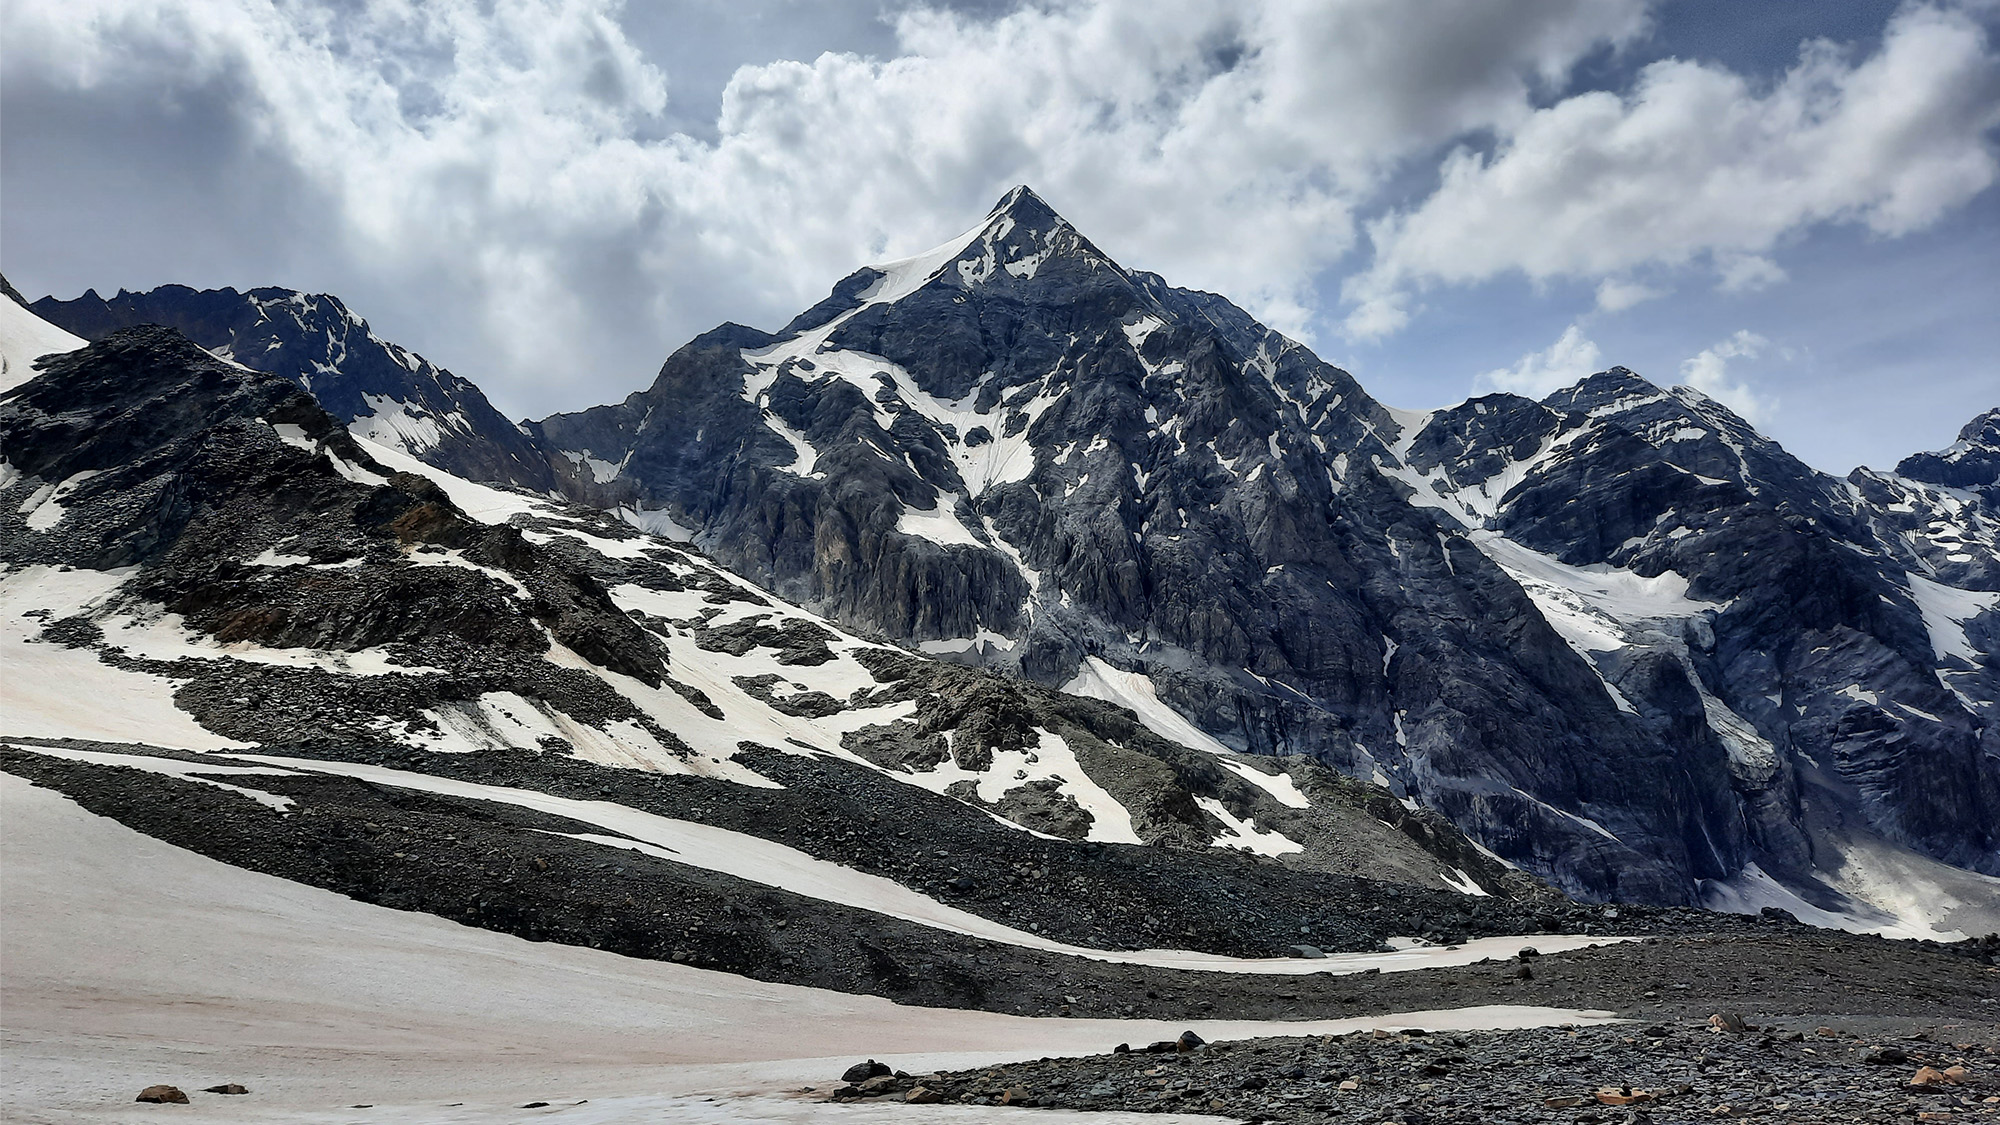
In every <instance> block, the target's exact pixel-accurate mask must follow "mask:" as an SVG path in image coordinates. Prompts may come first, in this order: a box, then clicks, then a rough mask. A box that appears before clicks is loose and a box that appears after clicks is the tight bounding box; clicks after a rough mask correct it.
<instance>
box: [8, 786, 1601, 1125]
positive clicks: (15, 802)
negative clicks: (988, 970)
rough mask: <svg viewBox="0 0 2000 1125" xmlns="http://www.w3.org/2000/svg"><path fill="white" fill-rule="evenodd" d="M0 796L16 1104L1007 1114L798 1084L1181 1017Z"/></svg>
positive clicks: (1544, 1012) (249, 1109) (305, 1122)
mask: <svg viewBox="0 0 2000 1125" xmlns="http://www.w3.org/2000/svg"><path fill="white" fill-rule="evenodd" d="M0 809H3V810H4V816H0V825H4V832H0V848H4V852H0V857H4V862H0V894H4V896H5V898H6V899H7V901H8V902H9V903H10V910H9V916H8V924H7V928H6V930H5V933H4V939H5V943H6V945H5V951H6V958H7V973H6V975H5V977H4V978H0V995H4V1002H5V1006H6V1010H7V1057H8V1066H7V1067H6V1069H5V1071H4V1073H0V1092H3V1093H4V1096H5V1097H6V1099H7V1104H8V1105H9V1106H10V1110H9V1112H10V1114H14V1113H19V1114H23V1115H24V1117H23V1119H24V1120H44V1121H50V1122H61V1123H65V1125H67V1123H69V1122H86V1121H88V1122H99V1121H123V1120H128V1119H129V1120H142V1119H143V1120H153V1119H154V1118H155V1117H156V1116H157V1115H158V1113H159V1112H160V1110H159V1107H156V1106H145V1105H134V1104H133V1103H132V1100H131V1099H132V1096H133V1094H134V1093H135V1092H136V1091H137V1090H138V1089H140V1088H141V1087H144V1086H147V1085H150V1084H152V1083H155V1082H172V1083H174V1084H176V1085H179V1086H181V1087H182V1088H183V1089H187V1090H189V1091H194V1090H197V1089H199V1087H201V1086H204V1085H208V1084H209V1083H211V1082H223V1081H237V1082H242V1083H243V1084H245V1085H247V1086H249V1087H250V1088H251V1090H252V1095H251V1096H248V1097H244V1098H218V1097H212V1096H210V1097H204V1096H203V1095H201V1094H198V1093H196V1094H192V1096H193V1097H195V1098H197V1099H199V1105H198V1107H196V1112H198V1113H199V1114H200V1115H201V1117H202V1119H203V1120H212V1121H222V1122H230V1121H245V1122H249V1121H255V1122H289V1123H294V1125H332V1123H334V1122H340V1123H356V1125H378V1123H379V1125H387V1123H391V1122H398V1123H401V1122H408V1123H412V1125H497V1123H501V1122H507V1123H513V1122H518V1121H520V1120H522V1119H523V1118H524V1116H525V1115H524V1114H523V1113H522V1112H521V1111H520V1110H519V1109H518V1108H517V1107H519V1106H520V1105H522V1104H523V1103H524V1102H527V1101H531V1100H536V1101H549V1102H551V1103H553V1106H552V1108H551V1109H550V1110H547V1111H543V1112H545V1113H548V1114H556V1113H558V1112H560V1116H559V1117H558V1118H557V1119H558V1120H564V1121H573V1122H590V1123H603V1125H609V1123H611V1122H619V1123H623V1122H625V1121H631V1120H646V1121H658V1122H662V1123H665V1125H678V1123H695V1122H739V1123H763V1122H768V1123H778V1122H808V1121H810V1122H819V1121H834V1122H854V1123H857V1125H864V1123H865V1125H874V1123H877V1122H883V1123H886V1122H891V1121H893V1122H918V1123H937V1122H986V1121H1011V1120H1014V1119H1015V1118H1016V1117H1018V1116H1019V1114H1018V1112H1015V1111H1010V1110H1004V1109H973V1108H970V1107H903V1106H893V1107H872V1106H855V1107H832V1106H825V1105H821V1104H818V1103H816V1102H814V1101H812V1100H811V1098H812V1095H803V1096H801V1095H797V1094H796V1093H794V1092H795V1091H797V1090H798V1089H799V1088H800V1087H801V1086H804V1085H816V1086H818V1087H819V1090H820V1091H822V1092H824V1091H826V1090H829V1089H831V1087H832V1086H833V1085H834V1084H835V1083H834V1082H833V1081H832V1078H833V1076H835V1075H837V1074H838V1073H839V1071H840V1070H841V1069H843V1068H845V1067H846V1066H847V1065H848V1064H850V1063H852V1062H853V1061H855V1060H856V1059H858V1058H862V1057H869V1056H872V1057H874V1058H877V1059H881V1060H883V1061H885V1062H888V1063H890V1064H891V1065H893V1066H897V1067H901V1068H903V1069H906V1070H909V1071H912V1072H915V1073H922V1072H925V1071H928V1070H933V1069H938V1068H943V1067H968V1066H978V1065H984V1064H991V1063H999V1062H1004V1061H1010V1060H1017V1059H1027V1058H1035V1057H1039V1056H1042V1055H1049V1054H1083V1053H1093V1052H1098V1051H1104V1050H1107V1049H1109V1047H1110V1046H1111V1045H1112V1044H1114V1043H1118V1042H1123V1041H1129V1042H1145V1041H1149V1040H1154V1039H1164V1038H1171V1037H1172V1036H1174V1035H1177V1034H1178V1033H1179V1032H1180V1030H1181V1028H1182V1025H1180V1024H1166V1023H1161V1022H1158V1021H1117V1020H1069V1019H1047V1020H1041V1019H1027V1018H1022V1017H1015V1016H1002V1015H996V1014H992V1013H985V1012H964V1011H951V1010H945V1009H925V1008H907V1007H901V1006H898V1005H896V1004H893V1003H890V1002H889V1001H886V1000H881V999H878V998H875V997H865V996H850V995H845V994H840V993H833V992H826V991H821V990H817V989H809V988H800V987H796V986H790V985H777V984H766V983H760V982H757V981H752V980H749V979H747V978H742V977H734V976H729V975H726V974H721V973H715V972H710V971H707V970H702V969H694V968H689V967H687V966H682V965H673V964H668V963H662V962H653V961H637V960H630V959H626V958H621V957H618V956H616V955H614V954H609V953H603V952H600V951H598V950H592V949H583V948H577V947H572V946H561V945H548V944H540V943H531V942H527V941H523V940H521V939H518V938H513V937H508V936H505V935H501V934H496V933H491V932H488V931H484V930H478V929H472V928H469V927H465V926H460V925H457V924H455V923H452V922H447V921H445V920H443V919H439V918H435V917H431V916H429V915H423V914H413V913H408V912H404V911H397V910H390V909H386V908H382V907H376V906H369V905H366V904H363V903H359V902H355V901H354V900H352V899H348V898H346V897H344V896H341V895H337V894H334V893H332V892H328V891H322V890H318V889H315V888H311V887H306V886H302V885H299V884H295V883H290V882H286V881H285V880H282V879H278V878H275V877H272V876H267V875H260V874H257V873H254V872H250V871H245V870H242V869H240V868H235V867H230V866H228V865H226V864H222V863H218V862H216V861H213V860H209V859H206V858H203V857H201V856H198V855H195V854H194V853H192V852H187V851H184V850H182V849H179V848H175V847H172V846H170V845H167V844H163V843H161V842H159V841H157V840H153V839H151V838H149V837H146V836H143V835H141V834H139V833H136V832H133V831H132V830H130V829H127V828H125V827H123V826H122V825H119V824H117V823H116V822H113V821H110V820H107V819H104V818H102V817H97V816H93V815H91V814H89V813H86V812H84V811H83V810H81V809H79V808H78V807H77V806H76V805H75V804H74V803H72V802H70V801H69V800H67V799H66V798H63V797H61V796H59V795H57V794H54V793H51V792H49V791H48V790H45V789H39V788H36V787H34V786H31V785H29V784H28V783H26V782H24V781H21V780H19V779H17V778H13V777H0ZM1538 940H1539V939H1538ZM1610 1018H1611V1017H1610V1014H1609V1013H1604V1012H1585V1011H1570V1010H1560V1009H1542V1008H1514V1007H1490V1008H1472V1009H1464V1010H1459V1011H1444V1012H1417V1013H1406V1014H1401V1015H1394V1016H1385V1017H1376V1018H1370V1019H1358V1020H1329V1021H1313V1022H1299V1023H1288V1022H1282V1021H1265V1022H1254V1021H1199V1022H1196V1023H1193V1024H1191V1025H1189V1026H1192V1027H1193V1028H1194V1029H1195V1030H1196V1031H1197V1032H1198V1033H1199V1034H1201V1035H1202V1036H1204V1037H1205V1038H1209V1039H1211V1040H1222V1039H1230V1038H1242V1037H1247V1036H1252V1035H1271V1034H1292V1035H1308V1034H1310V1035H1319V1034H1337V1033H1344V1032H1347V1031H1352V1030H1361V1029H1366V1028H1370V1027H1388V1028H1397V1027H1425V1028H1428V1029H1431V1030H1453V1029H1462V1030H1470V1029H1475V1028H1512V1027H1533V1026H1547V1025H1552V1024H1571V1023H1598V1022H1607V1021H1608V1020H1609V1019H1610ZM711 1098H712V1099H714V1100H712V1101H711V1100H708V1099H711ZM585 1099H587V1100H588V1103H589V1104H587V1105H582V1106H575V1105H573V1103H575V1102H578V1101H582V1100H585ZM359 1103H367V1104H366V1106H365V1108H351V1107H355V1106H357V1104H359ZM452 1103H457V1104H452ZM1063 1116H1064V1119H1065V1120H1075V1121H1077V1122H1078V1123H1079V1125H1093V1123H1095V1125H1137V1123H1138V1122H1140V1121H1148V1122H1159V1123H1162V1125H1169V1123H1171V1122H1174V1121H1176V1120H1179V1121H1183V1122H1187V1123H1192V1122H1194V1121H1197V1120H1203V1119H1200V1118H1178V1119H1177V1118H1174V1117H1170V1116H1166V1115H1151V1114H1149V1115H1146V1116H1144V1117H1139V1116H1136V1115H1124V1114H1118V1115H1063ZM1208 1120H1212V1119H1208Z"/></svg>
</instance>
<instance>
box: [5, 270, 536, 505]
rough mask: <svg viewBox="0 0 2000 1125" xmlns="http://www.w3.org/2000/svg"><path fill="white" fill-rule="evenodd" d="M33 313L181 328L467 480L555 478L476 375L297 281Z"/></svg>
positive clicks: (130, 297)
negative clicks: (415, 348)
mask: <svg viewBox="0 0 2000 1125" xmlns="http://www.w3.org/2000/svg"><path fill="white" fill-rule="evenodd" d="M29 308H30V309H32V310H33V311H34V312H35V313H36V314H37V315H39V316H41V317H42V318H43V319H45V320H47V321H49V322H50V323H52V324H55V325H57V326H58V327H61V328H64V329H66V330H68V331H70V332H74V333H75V334H77V335H78V336H82V337H83V338H84V339H86V340H101V339H103V338H104V337H106V336H108V335H110V334H111V333H113V332H115V331H117V330H119V329H121V328H130V327H133V326H135V325H141V324H158V325H162V326H164V327H168V328H174V329H177V330H179V331H180V332H181V333H183V334H184V335H186V336H187V337H188V338H189V339H191V340H193V341H194V342H195V343H196V344H199V345H200V346H202V347H204V348H206V349H208V350H210V351H212V352H214V353H216V354H217V355H220V356H222V357H224V358H227V359H234V360H236V361H237V362H239V363H243V364H245V365H246V366H249V367H253V368H255V369H257V370H259V371H265V372H269V373H271V374H274V375H281V376H283V377H285V378H287V379H290V380H291V381H293V382H295V383H297V384H298V385H299V386H300V387H301V388H303V389H304V390H306V391H308V392H310V393H311V394H312V395H313V397H314V398H315V399H316V400H317V401H318V402H319V405H320V406H321V407H322V408H323V409H325V410H326V411H327V412H328V413H330V414H332V415H333V416H334V417H335V418H337V419H338V420H339V421H340V422H341V423H343V424H347V425H352V426H354V427H355V429H356V431H357V432H358V433H360V434H362V435H363V436H366V437H369V438H372V439H373V440H376V441H380V442H382V443H383V444H385V445H389V446H391V447H393V448H399V449H401V450H403V451H404V452H406V453H408V454H410V455H411V456H412V457H416V458H418V459H419V460H422V461H425V462H427V463H429V464H432V465H436V466H437V467H438V468H441V469H444V470H446V471H448V472H451V473H456V474H457V475H459V476H462V477H465V478H466V479H468V480H480V481H500V482H504V483H507V484H516V485H520V486H522V487H526V488H532V489H535V490H536V491H541V490H545V489H548V488H551V487H553V485H554V475H553V471H552V469H551V467H550V465H549V458H548V454H547V453H546V452H544V451H543V450H541V449H539V448H538V447H536V445H535V444H534V442H533V441H532V440H531V439H529V438H528V436H527V435H526V434H524V433H523V432H522V431H521V430H520V429H519V428H518V427H516V426H515V425H514V423H512V422H510V421H508V420H507V419H506V418H505V417H503V416H502V415H501V414H500V412H499V411H498V410H495V409H494V408H493V404H492V403H490V402H488V401H487V400H486V395H485V394H484V393H482V392H481V391H480V389H479V388H478V387H476V386H474V385H473V384H472V383H470V382H469V381H467V380H465V379H462V378H460V377H459V376H457V375H454V374H452V373H451V372H450V371H447V370H445V369H444V368H441V367H438V366H437V365H435V364H433V363H431V362H430V361H429V360H427V359H425V358H424V357H423V356H420V355H418V354H416V353H415V352H412V351H410V350H409V349H407V348H403V347H399V346H397V345H395V344H392V343H389V342H388V341H386V340H383V339H381V338H380V337H378V336H376V335H375V334H374V333H373V332H372V331H370V330H369V328H368V323H367V322H366V321H364V320H362V319H361V318H360V317H358V316H356V315H355V314H354V313H352V312H350V311H349V310H348V308H347V306H346V305H344V304H342V303H341V301H340V299H339V298H338V297H334V296H331V295H328V294H325V293H310V294H309V293H300V292H298V291H296V290H292V289H276V288H265V289H252V290H250V291H248V292H245V293H239V292H237V291H236V290H234V289H203V290H196V289H190V288H188V287H187V286H185V285H163V286H161V287H159V288H158V289H153V290H150V291H148V292H144V293H128V292H126V291H124V290H122V289H121V290H119V291H118V295H117V296H115V297H112V298H110V299H105V298H103V297H100V296H98V294H97V291H96V290H94V289H93V290H90V291H88V292H86V293H84V295H83V296H81V297H78V298H76V299H75V300H73V301H58V300H56V299H55V298H54V297H44V298H42V299H41V300H39V301H36V302H34V303H33V304H31V305H29Z"/></svg>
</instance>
